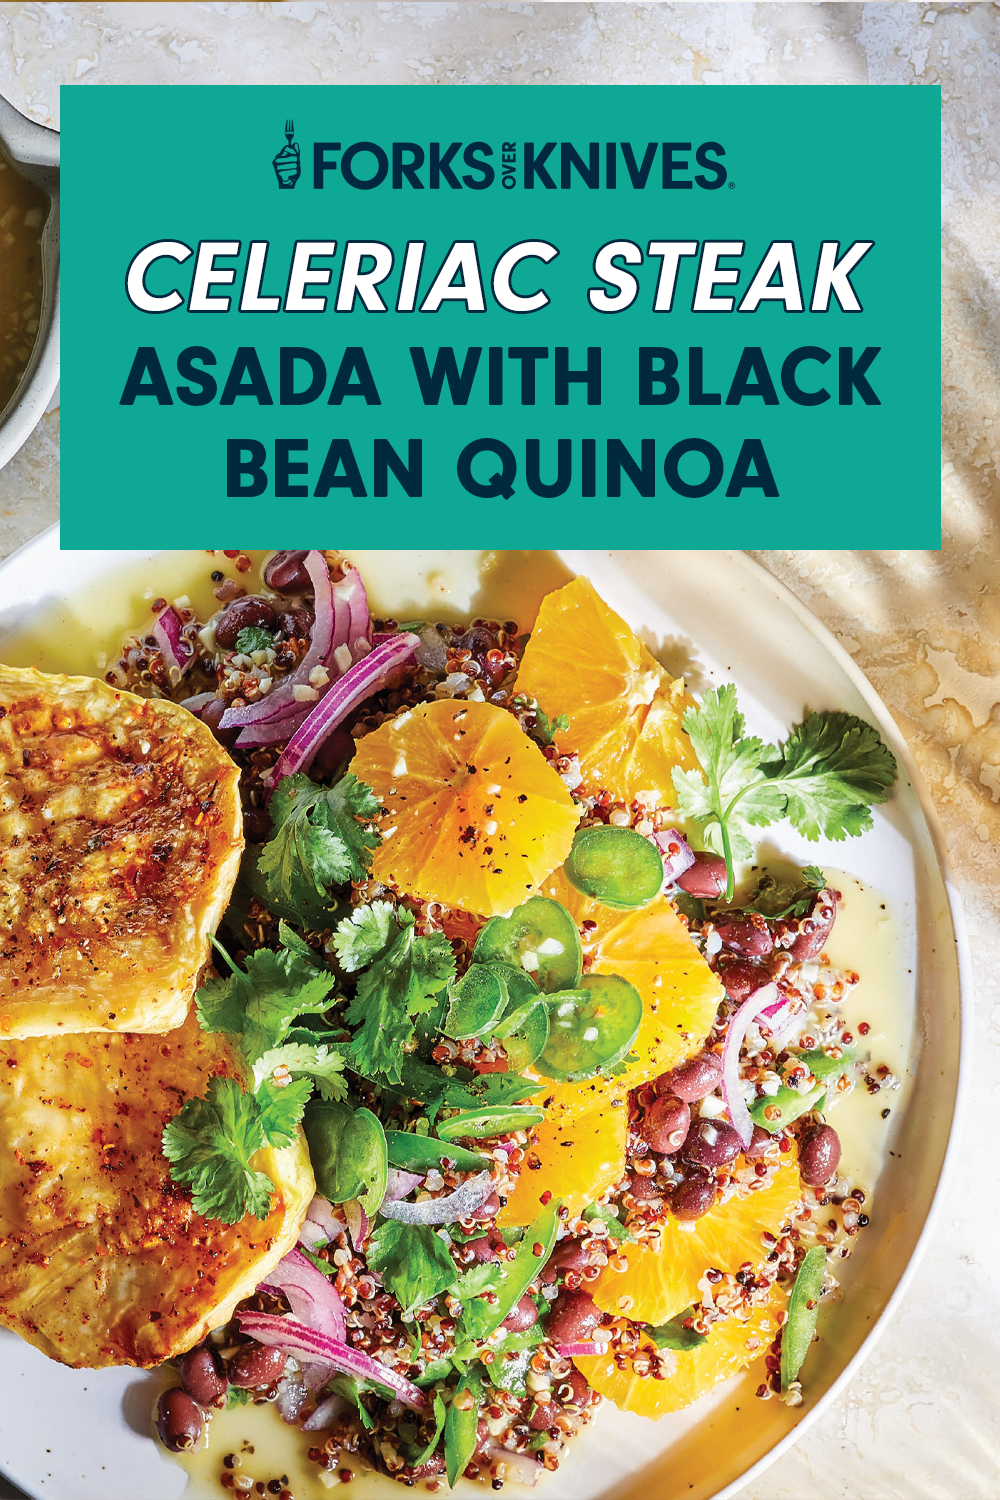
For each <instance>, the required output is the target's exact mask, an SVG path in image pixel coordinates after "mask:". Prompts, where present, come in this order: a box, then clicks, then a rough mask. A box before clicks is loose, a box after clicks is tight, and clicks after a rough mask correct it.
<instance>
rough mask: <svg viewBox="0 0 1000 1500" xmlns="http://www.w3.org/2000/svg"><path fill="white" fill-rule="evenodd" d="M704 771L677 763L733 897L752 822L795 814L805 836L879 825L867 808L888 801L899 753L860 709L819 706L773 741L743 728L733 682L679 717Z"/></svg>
mask: <svg viewBox="0 0 1000 1500" xmlns="http://www.w3.org/2000/svg"><path fill="white" fill-rule="evenodd" d="M681 723H682V726H683V728H684V730H685V731H686V733H687V735H688V738H689V739H690V741H691V747H692V749H693V750H694V752H695V754H696V756H697V757H698V762H699V766H700V769H699V770H695V771H684V770H681V769H680V768H679V767H675V768H674V771H673V782H674V786H675V788H676V790H677V794H678V801H679V805H680V809H681V811H682V812H683V813H684V814H685V816H686V817H688V818H691V819H692V820H693V821H694V822H697V823H701V824H702V825H703V830H704V832H703V836H704V839H705V842H706V844H707V845H708V846H709V848H711V849H713V850H714V851H715V852H716V853H717V854H722V855H724V856H725V860H726V870H727V882H726V900H727V901H731V900H732V899H733V892H734V889H735V883H736V881H735V868H734V866H735V861H736V860H737V859H749V858H750V857H751V856H752V854H753V851H754V845H753V842H752V840H751V838H750V830H751V829H752V828H766V827H767V826H768V825H769V824H771V823H778V822H781V821H782V820H783V819H787V820H788V821H789V822H790V823H791V824H792V826H793V827H794V828H796V829H797V830H798V832H799V833H801V834H802V835H803V836H804V837H805V838H807V839H810V840H812V841H815V840H817V839H819V838H821V837H822V838H828V839H832V840H835V841H838V842H839V841H840V840H841V839H844V838H847V837H848V836H851V837H854V836H856V835H858V834H861V833H865V832H867V830H868V829H870V828H871V827H872V817H871V813H870V812H869V807H871V806H872V805H873V804H875V803H879V802H884V801H885V799H886V797H887V796H888V795H889V791H890V789H891V787H892V785H893V782H894V781H895V779H896V761H895V759H894V757H893V755H892V753H891V752H890V751H889V750H888V748H887V747H886V746H885V745H884V744H883V742H882V740H881V738H880V737H879V734H878V732H877V730H875V729H873V728H872V726H871V725H870V724H866V723H865V722H864V720H863V719H859V718H856V717H855V716H854V715H853V714H847V713H843V712H840V711H839V710H838V711H835V712H831V713H811V714H808V715H807V716H806V718H805V719H804V720H803V721H802V723H801V724H798V725H796V726H795V727H794V728H793V729H792V731H791V733H790V734H789V736H788V738H787V740H785V741H783V742H781V743H779V744H778V745H766V744H765V743H764V742H763V741H762V740H760V739H758V738H757V737H756V736H755V735H747V734H746V733H745V729H746V721H745V720H744V717H743V715H742V714H741V713H740V711H739V708H738V707H737V702H736V689H735V687H734V686H733V685H732V683H727V684H725V685H724V686H723V687H720V688H717V689H713V690H712V691H711V692H708V693H706V694H705V697H704V698H703V700H702V703H701V706H700V707H699V708H691V709H688V711H687V713H686V714H685V715H684V718H683V719H682V721H681Z"/></svg>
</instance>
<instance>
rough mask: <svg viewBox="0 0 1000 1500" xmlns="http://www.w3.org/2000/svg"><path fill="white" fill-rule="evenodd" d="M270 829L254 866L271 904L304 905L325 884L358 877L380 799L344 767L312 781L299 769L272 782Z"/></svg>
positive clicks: (368, 860)
mask: <svg viewBox="0 0 1000 1500" xmlns="http://www.w3.org/2000/svg"><path fill="white" fill-rule="evenodd" d="M268 810H269V812H270V814H271V823H272V825H273V832H272V835H271V838H270V840H269V841H268V843H267V844H266V845H265V846H264V849H263V851H262V852H261V856H260V860H259V862H258V866H257V868H258V870H259V871H260V874H261V876H262V878H263V881H264V886H265V889H266V891H267V893H268V895H269V896H270V898H271V899H272V900H273V901H274V902H275V904H276V906H277V907H279V908H280V907H283V908H285V909H286V910H288V909H293V910H295V911H310V910H312V909H314V908H315V906H316V902H317V898H319V899H320V900H322V901H326V900H328V899H329V891H330V887H331V886H334V885H345V884H347V883H348V882H349V881H352V880H364V879H365V877H366V876H367V875H368V874H369V873H370V871H371V867H372V854H373V852H374V851H375V850H376V849H377V848H378V846H379V844H380V843H381V841H382V836H381V834H380V833H379V832H378V830H377V829H375V828H374V827H372V819H373V818H374V817H376V815H377V814H378V812H379V811H380V804H379V801H378V798H377V797H376V796H375V793H374V792H373V791H372V789H371V787H368V786H365V784H364V782H363V781H358V779H357V777H356V776H352V775H351V774H350V773H348V774H347V775H346V776H342V777H341V778H340V780H339V781H337V782H335V783H334V785H333V786H318V785H317V784H316V782H314V781H310V779H309V777H308V776H307V775H305V773H304V772H301V771H300V772H297V773H296V774H295V775H294V776H286V777H285V778H284V780H283V781H280V782H279V783H278V786H277V787H276V788H275V791H274V795H273V796H272V798H271V801H270V804H269V808H268Z"/></svg>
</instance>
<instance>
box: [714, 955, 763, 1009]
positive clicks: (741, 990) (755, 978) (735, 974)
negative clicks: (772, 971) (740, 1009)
mask: <svg viewBox="0 0 1000 1500" xmlns="http://www.w3.org/2000/svg"><path fill="white" fill-rule="evenodd" d="M717 973H718V975H719V978H720V979H721V980H722V983H723V986H724V988H725V991H726V995H727V997H728V998H729V999H730V1000H732V1001H734V1002H735V1004H737V1005H742V1004H743V1001H744V1000H746V999H748V998H749V997H750V996H751V995H752V994H753V992H754V990H759V989H760V987H761V985H762V984H767V982H768V974H767V971H766V970H765V969H762V968H760V967H759V966H758V965H757V964H754V963H751V962H750V960H749V959H748V958H737V957H736V955H735V954H734V953H720V954H719V958H718V963H717Z"/></svg>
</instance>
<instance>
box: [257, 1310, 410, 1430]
mask: <svg viewBox="0 0 1000 1500" xmlns="http://www.w3.org/2000/svg"><path fill="white" fill-rule="evenodd" d="M236 1316H237V1319H238V1321H239V1325H240V1327H241V1328H242V1330H243V1332H244V1333H247V1334H249V1335H250V1337H251V1338H254V1339H257V1341H258V1342H259V1343H261V1344H271V1345H273V1346H274V1347H275V1348H276V1349H281V1350H282V1351H283V1352H284V1353H285V1354H289V1355H291V1357H292V1358H293V1359H298V1360H301V1361H303V1362H305V1363H307V1364H308V1363H312V1364H324V1365H332V1366H333V1368H334V1369H335V1370H341V1371H342V1372H343V1373H344V1374H345V1375H356V1376H357V1378H358V1379H359V1380H374V1381H377V1382H378V1384H379V1385H384V1386H388V1387H389V1389H390V1390H393V1391H395V1392H396V1395H397V1396H398V1397H399V1399H400V1401H402V1402H403V1404H404V1406H410V1407H412V1408H413V1409H414V1411H422V1410H423V1408H424V1407H425V1406H426V1405H427V1397H426V1396H425V1395H424V1393H423V1391H421V1390H419V1389H418V1388H417V1386H415V1385H414V1384H413V1383H412V1381H409V1380H407V1379H406V1377H405V1376H403V1375H400V1374H398V1373H397V1372H396V1371H395V1370H393V1369H390V1367H389V1366H388V1365H383V1364H381V1363H380V1362H379V1361H378V1360H375V1359H372V1357H371V1355H370V1354H364V1353H362V1351H361V1350H360V1349H352V1348H351V1346H350V1345H349V1344H346V1343H344V1342H343V1341H342V1340H339V1339H334V1338H330V1337H328V1336H327V1335H326V1334H325V1333H318V1332H317V1331H316V1330H315V1329H313V1328H307V1327H306V1325H305V1324H304V1323H300V1322H299V1321H298V1320H297V1319H296V1318H289V1317H278V1316H277V1315H276V1314H274V1313H252V1312H242V1313H237V1315H236Z"/></svg>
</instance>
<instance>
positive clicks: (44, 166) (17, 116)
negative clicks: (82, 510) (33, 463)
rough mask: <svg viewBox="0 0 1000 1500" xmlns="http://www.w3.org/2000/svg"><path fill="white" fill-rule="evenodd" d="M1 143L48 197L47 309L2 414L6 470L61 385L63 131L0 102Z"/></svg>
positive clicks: (0, 446)
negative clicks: (60, 278)
mask: <svg viewBox="0 0 1000 1500" xmlns="http://www.w3.org/2000/svg"><path fill="white" fill-rule="evenodd" d="M0 145H2V147H3V152H4V155H5V156H7V157H8V159H9V160H10V161H11V162H12V163H13V165H14V166H15V167H16V169H17V170H18V171H19V172H20V173H21V175H22V176H23V177H26V178H27V179H28V180H29V182H33V183H35V184H36V186H38V187H40V188H41V189H42V191H43V192H44V193H46V194H47V195H48V198H49V201H50V205H51V206H50V208H49V213H48V216H47V218H46V220H45V226H44V228H43V230H42V305H41V313H40V315H39V320H38V333H37V335H36V336H35V343H34V347H33V349H32V351H31V358H30V359H29V360H28V366H27V369H26V370H25V372H24V374H23V375H22V377H21V380H20V383H19V384H18V387H17V390H16V391H15V392H14V394H13V396H12V397H11V398H10V400H9V401H8V403H7V405H6V406H5V407H4V409H3V411H2V412H0V468H2V467H3V465H4V464H6V463H8V462H9V460H10V459H12V458H13V457H14V454H15V453H16V452H17V450H18V449H19V448H20V447H21V445H22V444H23V443H24V442H25V440H26V439H27V437H28V435H29V434H30V433H31V432H32V431H33V429H34V428H35V427H36V426H37V425H38V423H39V421H40V420H41V417H42V413H43V412H44V411H45V408H46V407H47V406H48V404H49V401H50V400H51V399H52V394H53V392H54V391H55V388H56V386H57V385H58V384H59V132H58V131H56V130H48V129H47V128H46V127H45V126H44V125H38V124H36V123H35V121H34V120H29V119H27V118H26V117H25V116H24V115H22V114H21V112H20V111H19V110H16V109H15V108H14V106H13V105H12V104H8V102H7V100H6V99H4V98H0Z"/></svg>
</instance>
